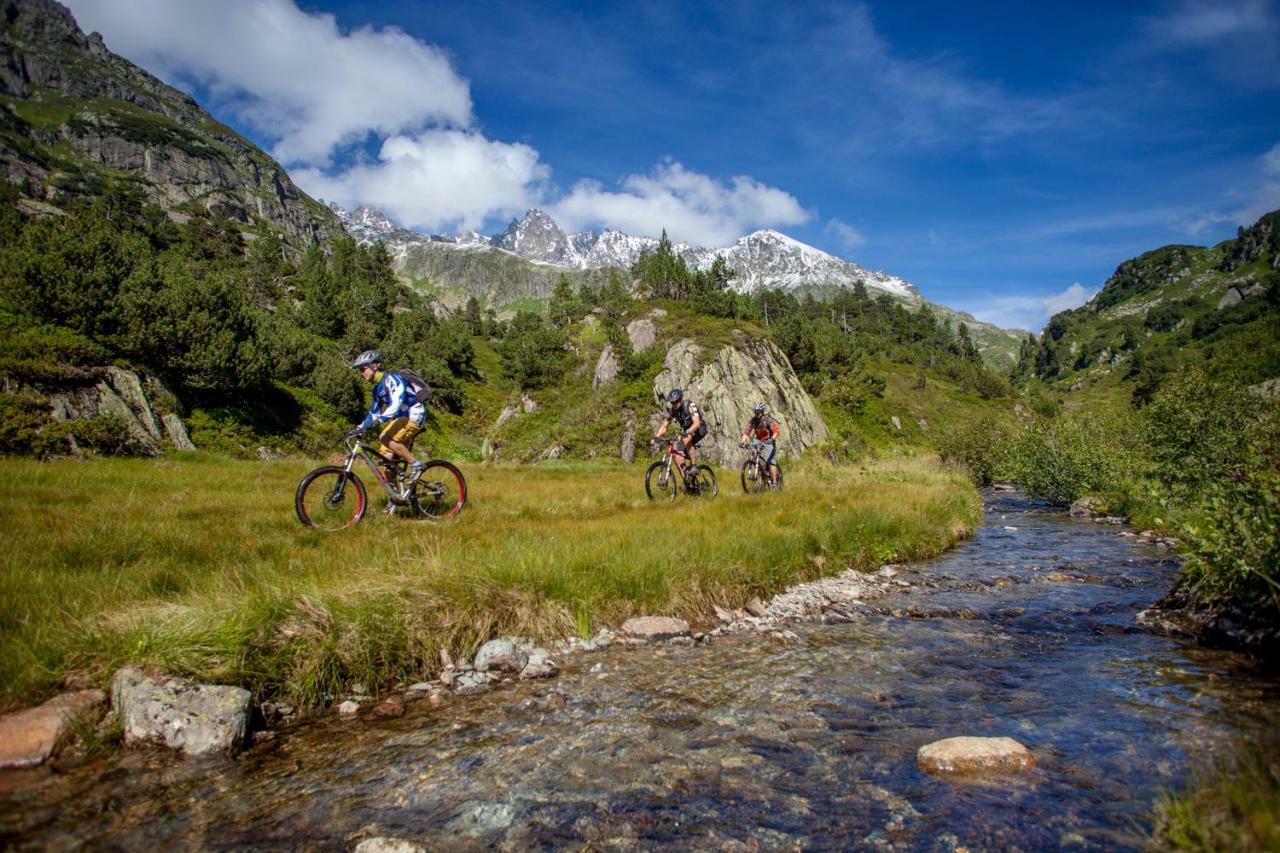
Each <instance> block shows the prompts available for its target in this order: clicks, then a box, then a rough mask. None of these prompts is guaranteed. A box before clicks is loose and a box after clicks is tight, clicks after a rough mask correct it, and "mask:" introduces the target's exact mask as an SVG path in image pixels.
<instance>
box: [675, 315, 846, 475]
mask: <svg viewBox="0 0 1280 853" xmlns="http://www.w3.org/2000/svg"><path fill="white" fill-rule="evenodd" d="M672 388H683V389H684V392H685V396H686V397H687V398H688V399H690V400H692V401H693V402H695V403H697V404H698V407H699V408H701V409H702V415H703V417H704V418H705V419H706V421H707V430H708V432H707V437H706V438H705V439H703V440H702V443H701V444H699V445H698V452H699V455H700V456H701V457H702V458H703V459H706V460H710V461H713V462H718V463H721V464H735V463H736V462H738V461H740V456H739V453H738V449H737V445H738V439H739V438H740V437H741V435H742V428H743V426H745V425H746V423H747V421H749V420H751V405H752V404H753V403H755V402H757V401H760V400H763V401H764V403H765V404H766V405H767V406H768V407H769V412H770V414H772V415H773V416H774V417H775V418H776V419H777V420H778V422H779V423H780V424H781V425H782V434H781V435H780V436H779V439H778V454H779V455H780V456H783V457H795V456H799V455H800V454H801V453H803V452H804V451H805V450H806V449H807V448H809V447H812V446H813V445H815V444H817V443H818V442H820V441H822V440H823V439H825V438H826V437H827V425H826V423H825V422H824V421H823V420H822V416H821V415H820V414H818V410H817V408H816V407H815V406H814V405H813V401H812V400H811V399H810V398H809V395H808V393H807V392H806V391H805V390H804V386H802V385H801V384H800V378H799V377H798V376H796V372H795V370H793V369H792V367H791V362H790V361H788V360H787V356H786V354H785V353H783V352H782V350H780V349H779V348H778V347H777V346H776V345H774V344H773V343H772V342H771V341H767V340H761V339H758V338H752V337H749V336H748V335H746V334H744V333H742V332H738V331H735V332H734V334H733V342H732V343H731V344H729V345H728V346H724V347H721V348H720V349H719V350H716V351H715V352H714V353H712V352H710V351H708V350H707V349H706V348H705V347H702V346H701V345H699V344H698V343H697V342H695V341H693V340H691V339H687V338H686V339H684V340H680V341H677V342H676V343H675V344H673V345H672V346H671V348H670V349H669V350H667V356H666V359H665V360H664V362H663V366H662V370H661V371H659V373H658V375H657V376H656V377H655V378H654V380H653V393H654V398H655V401H656V402H657V404H658V405H659V406H663V407H665V405H666V404H665V402H664V401H665V399H666V394H667V391H669V390H670V389H672ZM655 417H657V416H656V415H655Z"/></svg>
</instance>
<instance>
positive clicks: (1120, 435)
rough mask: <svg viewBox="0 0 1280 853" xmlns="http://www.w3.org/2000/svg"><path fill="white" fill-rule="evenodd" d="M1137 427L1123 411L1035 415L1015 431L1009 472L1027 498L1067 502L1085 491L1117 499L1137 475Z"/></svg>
mask: <svg viewBox="0 0 1280 853" xmlns="http://www.w3.org/2000/svg"><path fill="white" fill-rule="evenodd" d="M1135 433H1136V430H1135V428H1134V425H1133V423H1132V422H1131V421H1130V420H1129V419H1128V418H1127V417H1125V416H1112V417H1106V416H1097V415H1078V414H1077V415H1070V416H1065V417H1060V418H1054V419H1052V420H1037V421H1035V422H1033V423H1031V424H1029V425H1027V426H1025V427H1024V428H1023V429H1022V431H1021V432H1020V433H1019V434H1018V435H1017V436H1016V438H1015V440H1014V441H1013V443H1012V447H1011V457H1010V473H1011V474H1012V475H1013V478H1014V479H1015V480H1017V482H1018V483H1019V485H1021V486H1022V488H1023V489H1024V490H1025V491H1026V492H1027V494H1029V495H1031V496H1032V497H1036V498H1041V499H1044V500H1047V501H1050V502H1052V503H1055V504H1061V505H1066V504H1069V503H1071V502H1073V501H1075V500H1077V499H1079V498H1081V497H1084V496H1085V495H1102V496H1111V497H1113V498H1121V500H1120V501H1119V502H1123V499H1122V496H1123V495H1124V494H1125V492H1126V487H1127V486H1128V484H1129V483H1131V482H1132V481H1133V479H1134V477H1135V474H1136V468H1137V457H1136V456H1135V455H1134V443H1135V440H1136V436H1135Z"/></svg>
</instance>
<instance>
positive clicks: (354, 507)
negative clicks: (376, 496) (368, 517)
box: [293, 465, 369, 531]
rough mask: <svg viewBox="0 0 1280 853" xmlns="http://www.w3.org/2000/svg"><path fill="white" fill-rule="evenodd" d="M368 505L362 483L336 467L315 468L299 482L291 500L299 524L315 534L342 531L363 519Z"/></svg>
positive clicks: (345, 470) (344, 470)
mask: <svg viewBox="0 0 1280 853" xmlns="http://www.w3.org/2000/svg"><path fill="white" fill-rule="evenodd" d="M368 505H369V499H368V495H366V494H365V490H364V483H361V482H360V478H359V477H357V476H356V475H355V474H353V473H351V472H349V471H347V469H345V468H339V467H338V466H336V465H326V466H325V467H323V468H317V469H315V470H314V471H312V472H311V473H310V474H308V475H307V476H305V477H303V478H302V482H301V483H299V484H298V491H297V492H296V493H295V494H294V496H293V509H294V512H296V513H297V514H298V520H299V521H301V522H302V523H303V524H305V525H306V526H307V527H314V528H316V529H317V530H327V531H334V530H342V529H343V528H346V527H350V526H351V525H353V524H355V523H356V522H357V521H359V520H360V519H362V518H364V511H365V509H366V508H367V507H368Z"/></svg>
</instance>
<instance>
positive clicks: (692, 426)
mask: <svg viewBox="0 0 1280 853" xmlns="http://www.w3.org/2000/svg"><path fill="white" fill-rule="evenodd" d="M701 428H702V411H701V410H699V411H697V412H695V413H694V415H693V420H692V421H690V422H689V428H688V429H687V430H685V431H684V432H685V435H693V434H694V433H696V432H697V431H698V430H699V429H701Z"/></svg>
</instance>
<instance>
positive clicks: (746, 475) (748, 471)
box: [742, 459, 768, 495]
mask: <svg viewBox="0 0 1280 853" xmlns="http://www.w3.org/2000/svg"><path fill="white" fill-rule="evenodd" d="M767 479H768V474H765V475H763V476H762V475H761V473H760V470H759V468H757V467H756V463H755V462H754V461H752V460H750V459H748V460H747V461H746V462H743V463H742V491H743V493H744V494H748V495H756V494H759V493H760V492H763V491H764V490H765V489H767V488H768V483H767V482H766V480H767Z"/></svg>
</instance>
